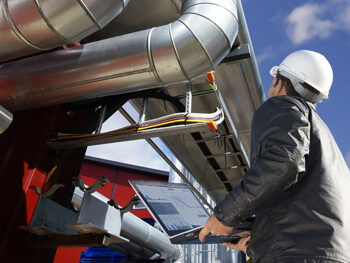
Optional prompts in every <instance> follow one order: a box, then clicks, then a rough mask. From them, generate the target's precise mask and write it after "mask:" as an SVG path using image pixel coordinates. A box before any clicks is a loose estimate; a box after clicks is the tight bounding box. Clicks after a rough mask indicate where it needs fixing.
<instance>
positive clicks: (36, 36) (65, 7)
mask: <svg viewBox="0 0 350 263" xmlns="http://www.w3.org/2000/svg"><path fill="white" fill-rule="evenodd" d="M128 3H129V0H59V1H57V0H56V1H55V0H0V32H1V38H0V47H1V48H0V62H1V61H5V60H10V59H15V58H19V57H22V56H25V55H29V54H33V53H37V52H40V51H45V50H50V49H52V48H55V47H59V46H62V45H65V44H69V43H74V42H77V41H80V40H81V39H83V38H84V37H86V36H88V35H90V34H92V33H94V32H96V31H97V30H100V29H102V28H103V27H104V26H105V25H107V24H108V23H109V22H110V21H111V20H112V19H114V18H115V17H116V16H117V15H119V14H120V13H121V12H122V11H123V9H124V7H125V6H126V5H127V4H128Z"/></svg>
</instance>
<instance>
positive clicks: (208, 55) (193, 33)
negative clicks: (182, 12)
mask: <svg viewBox="0 0 350 263" xmlns="http://www.w3.org/2000/svg"><path fill="white" fill-rule="evenodd" d="M178 21H179V22H181V23H182V24H183V25H184V26H185V27H186V28H187V29H188V30H189V31H190V32H191V33H192V35H193V36H194V37H195V39H197V41H198V43H199V44H200V46H201V47H202V50H203V51H204V53H205V55H206V57H207V58H208V60H209V62H210V66H211V69H212V70H214V63H213V60H212V58H211V57H210V54H209V53H208V50H207V49H205V48H204V45H203V43H202V41H200V39H199V38H198V36H197V35H196V33H195V32H194V31H193V30H192V29H191V28H190V27H189V26H188V25H187V24H186V23H185V22H184V21H182V20H181V17H180V18H179V19H178Z"/></svg>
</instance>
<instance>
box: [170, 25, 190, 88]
mask: <svg viewBox="0 0 350 263" xmlns="http://www.w3.org/2000/svg"><path fill="white" fill-rule="evenodd" d="M178 21H180V20H178ZM180 22H181V21H180ZM169 34H170V39H171V45H172V46H173V49H174V53H175V56H176V59H177V62H178V63H179V66H180V68H181V71H182V74H184V76H185V78H186V79H187V81H189V82H191V78H190V77H189V76H188V74H187V72H186V70H185V68H184V66H183V64H182V62H181V59H180V55H179V52H178V51H177V48H176V45H175V41H174V37H173V33H172V30H171V24H169Z"/></svg>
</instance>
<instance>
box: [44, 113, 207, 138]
mask: <svg viewBox="0 0 350 263" xmlns="http://www.w3.org/2000/svg"><path fill="white" fill-rule="evenodd" d="M185 121H186V119H185V118H183V119H178V120H173V121H167V122H163V123H158V124H153V125H149V126H146V127H139V128H132V129H127V130H115V131H110V132H104V133H98V134H83V135H70V136H64V137H61V138H57V139H51V140H50V141H59V140H68V139H83V138H91V137H98V136H106V135H114V134H118V133H123V132H130V131H137V130H146V129H152V128H155V127H159V126H165V125H168V124H172V123H178V122H185ZM186 122H197V123H201V122H202V123H203V122H208V120H199V119H189V120H187V121H186Z"/></svg>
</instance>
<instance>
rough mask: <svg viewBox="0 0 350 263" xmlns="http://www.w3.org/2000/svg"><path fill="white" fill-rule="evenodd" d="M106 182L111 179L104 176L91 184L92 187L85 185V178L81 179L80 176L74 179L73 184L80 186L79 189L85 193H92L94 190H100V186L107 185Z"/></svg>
mask: <svg viewBox="0 0 350 263" xmlns="http://www.w3.org/2000/svg"><path fill="white" fill-rule="evenodd" d="M106 183H109V180H108V179H107V177H105V176H102V177H101V178H99V179H97V180H96V182H95V183H94V184H93V185H92V186H90V187H85V185H84V181H83V179H81V177H80V176H78V177H75V178H73V180H72V184H73V185H74V186H75V187H79V189H80V190H81V191H83V192H85V193H89V194H92V193H93V192H96V191H97V190H98V188H100V187H101V186H102V187H103V186H105V185H106Z"/></svg>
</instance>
